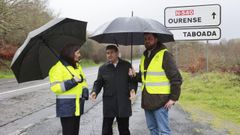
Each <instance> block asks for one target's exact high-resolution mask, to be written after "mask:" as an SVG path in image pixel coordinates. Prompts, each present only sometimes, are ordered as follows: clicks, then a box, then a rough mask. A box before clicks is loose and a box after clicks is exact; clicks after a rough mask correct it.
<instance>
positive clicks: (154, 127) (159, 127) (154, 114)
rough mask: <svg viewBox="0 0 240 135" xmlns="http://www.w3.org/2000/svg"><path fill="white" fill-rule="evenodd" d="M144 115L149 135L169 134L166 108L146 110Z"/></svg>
mask: <svg viewBox="0 0 240 135" xmlns="http://www.w3.org/2000/svg"><path fill="white" fill-rule="evenodd" d="M145 116H146V121H147V126H148V129H149V130H150V135H171V130H170V127H169V122H168V109H165V108H163V107H161V108H159V109H157V110H146V109H145Z"/></svg>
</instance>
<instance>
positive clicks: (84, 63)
mask: <svg viewBox="0 0 240 135" xmlns="http://www.w3.org/2000/svg"><path fill="white" fill-rule="evenodd" d="M80 65H81V66H82V67H84V68H86V67H92V66H97V65H98V64H96V63H94V61H92V60H88V59H83V60H81V61H80Z"/></svg>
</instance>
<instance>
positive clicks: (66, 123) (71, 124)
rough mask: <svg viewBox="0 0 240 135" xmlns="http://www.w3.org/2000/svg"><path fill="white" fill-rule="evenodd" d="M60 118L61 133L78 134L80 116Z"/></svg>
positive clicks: (66, 134)
mask: <svg viewBox="0 0 240 135" xmlns="http://www.w3.org/2000/svg"><path fill="white" fill-rule="evenodd" d="M60 120H61V124H62V134H63V135H78V133H79V123H80V116H73V117H61V118H60Z"/></svg>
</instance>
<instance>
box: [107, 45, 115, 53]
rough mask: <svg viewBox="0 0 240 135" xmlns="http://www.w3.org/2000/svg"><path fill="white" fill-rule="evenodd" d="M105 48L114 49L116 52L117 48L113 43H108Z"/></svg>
mask: <svg viewBox="0 0 240 135" xmlns="http://www.w3.org/2000/svg"><path fill="white" fill-rule="evenodd" d="M106 50H114V51H115V52H118V48H117V46H115V45H108V46H107V47H106Z"/></svg>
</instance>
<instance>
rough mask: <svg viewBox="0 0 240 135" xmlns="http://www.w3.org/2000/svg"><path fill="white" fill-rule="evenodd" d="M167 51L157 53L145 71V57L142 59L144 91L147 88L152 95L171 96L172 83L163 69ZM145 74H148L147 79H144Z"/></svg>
mask: <svg viewBox="0 0 240 135" xmlns="http://www.w3.org/2000/svg"><path fill="white" fill-rule="evenodd" d="M165 51H167V49H164V50H161V51H159V52H158V53H156V54H155V56H154V57H153V58H152V60H151V62H150V64H149V66H148V68H147V69H144V61H145V56H142V58H141V64H140V68H141V69H140V70H141V73H142V82H143V83H142V90H143V89H144V87H145V88H146V90H147V92H148V93H150V94H170V83H169V80H168V78H167V76H166V73H165V71H164V69H163V68H162V63H163V56H164V52H165ZM144 73H146V77H144Z"/></svg>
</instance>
